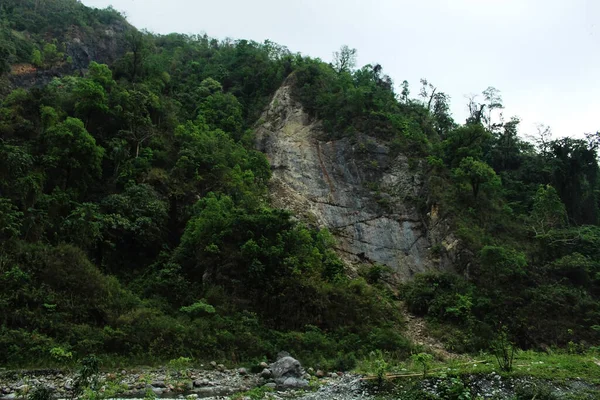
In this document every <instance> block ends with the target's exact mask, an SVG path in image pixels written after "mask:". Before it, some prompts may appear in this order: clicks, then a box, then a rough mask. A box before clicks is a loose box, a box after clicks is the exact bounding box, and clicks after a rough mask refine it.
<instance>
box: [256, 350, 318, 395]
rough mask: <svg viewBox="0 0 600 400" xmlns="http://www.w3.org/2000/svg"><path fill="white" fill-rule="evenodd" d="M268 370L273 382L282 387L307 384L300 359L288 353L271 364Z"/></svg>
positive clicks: (302, 386) (290, 387)
mask: <svg viewBox="0 0 600 400" xmlns="http://www.w3.org/2000/svg"><path fill="white" fill-rule="evenodd" d="M286 354H287V353H286ZM270 370H271V374H272V377H273V379H274V380H275V383H276V384H277V386H278V387H280V388H282V389H301V388H305V387H307V386H308V382H307V381H306V379H304V378H303V375H304V370H303V369H302V365H301V364H300V361H298V360H296V359H295V358H293V357H291V356H289V355H283V356H282V357H281V358H279V359H278V360H277V361H275V362H274V363H273V364H271V368H270ZM263 372H264V371H263Z"/></svg>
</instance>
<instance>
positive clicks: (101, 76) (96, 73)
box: [87, 61, 116, 90]
mask: <svg viewBox="0 0 600 400" xmlns="http://www.w3.org/2000/svg"><path fill="white" fill-rule="evenodd" d="M87 77H88V78H89V79H91V80H92V81H94V82H96V83H98V84H99V85H101V86H102V87H103V88H104V89H105V90H110V89H111V88H112V87H113V86H114V85H115V84H116V82H115V81H114V80H113V76H112V71H111V70H110V68H108V65H106V64H98V63H97V62H95V61H92V62H91V63H90V65H89V66H88V72H87Z"/></svg>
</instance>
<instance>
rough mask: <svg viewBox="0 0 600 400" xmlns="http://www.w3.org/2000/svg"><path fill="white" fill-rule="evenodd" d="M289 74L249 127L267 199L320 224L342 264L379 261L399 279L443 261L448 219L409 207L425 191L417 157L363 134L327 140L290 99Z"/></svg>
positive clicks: (446, 263)
mask: <svg viewBox="0 0 600 400" xmlns="http://www.w3.org/2000/svg"><path fill="white" fill-rule="evenodd" d="M292 82H293V78H292V79H288V80H287V81H286V82H285V83H284V85H283V86H282V87H281V88H280V89H279V90H278V91H277V93H276V94H275V95H274V97H273V99H272V101H271V103H270V105H269V107H268V108H267V110H266V111H265V112H264V114H263V116H262V118H261V120H260V123H259V126H258V128H257V130H256V138H257V146H258V148H259V149H260V150H261V151H263V152H264V153H265V154H266V155H267V157H268V159H269V161H270V163H271V168H272V169H273V178H272V183H271V198H272V203H273V205H275V206H277V207H281V208H286V209H290V210H292V211H293V212H294V213H295V214H296V215H297V216H299V217H300V218H303V219H304V220H305V221H307V222H308V223H310V224H313V225H316V226H319V227H326V228H328V229H329V230H330V231H331V232H332V233H333V235H334V236H335V238H336V239H337V250H338V252H339V254H340V255H341V256H342V258H343V259H344V260H345V261H346V262H347V264H349V265H357V264H359V263H373V264H375V263H377V264H383V265H387V266H389V267H391V268H392V270H393V272H394V275H395V277H396V278H397V279H400V280H407V279H410V277H411V276H412V275H413V274H415V273H418V272H425V271H430V270H434V269H447V268H451V264H452V260H451V258H450V257H449V254H451V251H450V252H449V251H446V250H451V249H452V247H453V246H455V244H456V243H455V241H453V240H452V237H451V236H449V235H448V227H447V226H446V225H445V224H444V223H443V221H439V220H438V219H437V215H436V213H435V212H433V213H431V212H430V213H428V214H427V215H421V213H419V212H418V210H417V208H416V204H417V200H418V199H419V198H421V199H423V198H424V197H426V196H427V190H426V186H425V176H424V172H423V168H422V165H421V164H420V163H419V162H409V159H408V158H407V157H406V156H404V155H393V154H392V152H391V151H390V149H389V148H388V146H387V145H386V144H385V143H383V142H381V141H378V140H377V139H375V138H374V137H370V136H369V135H368V134H357V135H354V136H353V137H344V138H341V139H337V140H328V139H327V137H326V135H325V134H324V132H323V130H322V129H321V125H320V123H319V121H318V120H314V119H311V117H310V116H309V115H308V114H307V113H306V112H305V111H304V110H303V108H302V106H301V104H299V103H298V102H297V101H295V100H294V98H293V96H292V85H293V83H292ZM432 247H433V248H432ZM440 250H442V251H440Z"/></svg>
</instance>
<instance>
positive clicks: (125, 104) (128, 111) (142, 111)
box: [117, 88, 160, 158]
mask: <svg viewBox="0 0 600 400" xmlns="http://www.w3.org/2000/svg"><path fill="white" fill-rule="evenodd" d="M117 101H118V103H119V111H120V115H121V117H122V118H123V120H124V122H125V124H126V126H127V129H123V130H121V134H123V135H125V137H126V138H127V139H128V140H130V141H131V142H133V148H134V149H135V157H136V158H138V157H139V155H140V147H141V145H142V144H143V143H144V142H145V141H146V140H148V139H150V138H151V137H152V136H154V135H155V134H156V130H155V128H154V126H153V124H152V118H151V112H152V111H153V110H155V109H157V108H158V107H159V104H160V102H159V98H158V96H157V95H156V94H154V93H152V92H150V91H149V90H146V89H145V88H140V89H131V90H124V91H122V92H121V93H119V95H118V100H117Z"/></svg>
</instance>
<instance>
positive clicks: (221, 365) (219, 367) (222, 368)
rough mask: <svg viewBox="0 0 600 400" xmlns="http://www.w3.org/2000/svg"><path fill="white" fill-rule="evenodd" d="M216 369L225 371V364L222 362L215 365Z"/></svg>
mask: <svg viewBox="0 0 600 400" xmlns="http://www.w3.org/2000/svg"><path fill="white" fill-rule="evenodd" d="M217 369H218V370H219V371H221V372H223V371H225V366H224V365H223V364H219V365H217Z"/></svg>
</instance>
